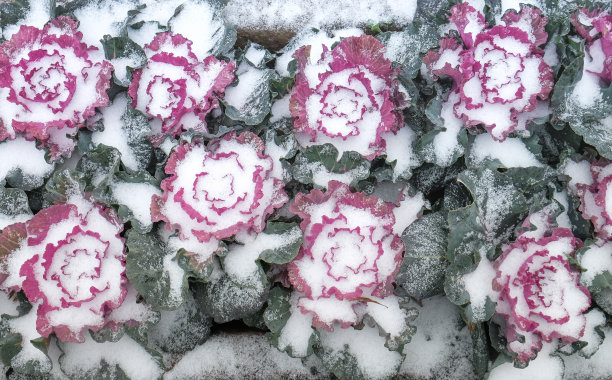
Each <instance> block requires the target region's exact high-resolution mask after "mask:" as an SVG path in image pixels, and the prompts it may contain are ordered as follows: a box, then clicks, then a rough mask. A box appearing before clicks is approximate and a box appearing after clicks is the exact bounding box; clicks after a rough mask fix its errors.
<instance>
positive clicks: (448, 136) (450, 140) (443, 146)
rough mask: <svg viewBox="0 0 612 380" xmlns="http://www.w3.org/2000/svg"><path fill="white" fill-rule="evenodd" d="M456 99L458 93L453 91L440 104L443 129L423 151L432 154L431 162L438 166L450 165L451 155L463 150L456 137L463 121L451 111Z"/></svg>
mask: <svg viewBox="0 0 612 380" xmlns="http://www.w3.org/2000/svg"><path fill="white" fill-rule="evenodd" d="M458 101H459V94H458V93H456V92H453V93H451V94H450V95H449V97H448V100H447V101H446V102H444V104H443V105H442V113H441V115H440V117H442V119H443V120H444V128H445V129H443V130H441V131H440V132H439V133H438V134H437V135H436V136H435V137H434V141H433V144H432V146H430V147H428V149H427V151H426V152H425V153H426V154H427V155H432V156H433V162H434V163H435V164H436V165H438V166H442V167H447V166H450V165H451V164H452V163H453V162H452V158H453V156H454V155H455V154H461V153H463V152H464V148H463V146H461V145H460V144H459V141H458V139H457V137H458V135H459V132H461V130H462V128H464V126H463V122H462V121H461V119H459V118H457V116H455V113H454V112H453V105H454V104H456V103H457V102H458Z"/></svg>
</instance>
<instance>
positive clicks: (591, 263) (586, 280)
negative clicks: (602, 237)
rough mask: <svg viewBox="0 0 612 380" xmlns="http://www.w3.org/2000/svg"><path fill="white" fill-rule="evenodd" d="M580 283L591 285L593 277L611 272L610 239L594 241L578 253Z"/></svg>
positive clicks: (611, 243) (611, 251) (611, 252)
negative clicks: (580, 268)
mask: <svg viewBox="0 0 612 380" xmlns="http://www.w3.org/2000/svg"><path fill="white" fill-rule="evenodd" d="M579 260H580V266H581V267H582V268H584V269H585V271H584V272H582V273H581V274H580V283H581V284H582V285H584V286H591V284H592V283H593V280H594V279H595V277H596V276H597V275H599V274H602V273H604V272H609V273H612V241H608V242H596V243H594V244H592V245H591V246H590V247H588V248H587V249H586V250H585V251H584V252H583V253H582V254H581V255H580V258H579Z"/></svg>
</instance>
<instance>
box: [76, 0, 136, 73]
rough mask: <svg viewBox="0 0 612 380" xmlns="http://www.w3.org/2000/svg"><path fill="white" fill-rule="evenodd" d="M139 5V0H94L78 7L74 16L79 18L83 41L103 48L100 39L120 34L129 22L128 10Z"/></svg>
mask: <svg viewBox="0 0 612 380" xmlns="http://www.w3.org/2000/svg"><path fill="white" fill-rule="evenodd" d="M137 6H138V1H137V0H106V1H92V2H90V3H89V4H87V5H86V6H84V7H81V8H79V9H77V10H76V11H75V12H74V16H75V17H76V18H77V19H78V20H79V31H80V32H81V33H83V42H85V43H86V44H87V45H91V46H96V47H97V48H99V49H102V44H101V43H100V40H101V39H102V38H103V37H104V36H105V35H107V34H108V35H110V36H111V37H118V36H120V35H121V32H122V29H123V28H124V27H125V24H126V22H127V18H128V11H130V10H133V9H136V8H137ZM115 70H116V67H115ZM123 70H125V67H124V68H123Z"/></svg>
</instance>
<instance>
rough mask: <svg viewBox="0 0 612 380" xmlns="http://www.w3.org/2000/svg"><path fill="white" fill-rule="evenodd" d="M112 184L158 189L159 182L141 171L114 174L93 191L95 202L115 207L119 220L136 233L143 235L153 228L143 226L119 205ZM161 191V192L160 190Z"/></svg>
mask: <svg viewBox="0 0 612 380" xmlns="http://www.w3.org/2000/svg"><path fill="white" fill-rule="evenodd" d="M113 183H146V184H149V185H151V186H155V187H156V188H158V189H159V181H158V180H157V179H156V178H155V177H153V176H152V175H150V174H149V173H148V172H146V171H144V170H142V171H138V172H134V173H127V172H122V171H119V172H116V173H114V175H113V176H112V177H111V178H110V180H109V181H108V182H107V185H106V186H104V187H102V186H98V187H96V188H95V189H94V197H95V198H96V200H98V201H100V202H104V203H106V204H108V205H117V206H118V210H117V214H118V215H119V219H121V221H122V222H123V223H127V222H130V223H131V226H132V228H134V229H136V230H137V231H138V232H140V233H142V234H145V233H147V232H150V231H151V229H152V228H153V223H151V224H149V225H143V224H142V223H141V222H140V221H139V220H138V219H137V218H136V217H135V216H134V213H133V212H132V210H131V209H130V208H129V207H128V206H126V205H123V204H121V203H119V202H118V201H117V200H116V198H115V197H114V195H113V191H112V184H113ZM160 191H161V190H160Z"/></svg>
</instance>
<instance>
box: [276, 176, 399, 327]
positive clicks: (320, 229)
mask: <svg viewBox="0 0 612 380" xmlns="http://www.w3.org/2000/svg"><path fill="white" fill-rule="evenodd" d="M394 208H395V206H394V205H393V204H392V203H386V202H383V201H381V200H379V199H378V198H377V197H375V196H366V195H365V194H364V193H352V192H351V191H350V190H349V187H348V186H347V185H345V184H343V183H341V182H337V181H330V182H329V184H328V186H327V192H325V193H323V192H322V191H320V190H312V191H311V192H310V193H309V194H302V193H299V194H298V195H297V196H296V198H295V203H293V204H292V205H291V206H290V210H291V211H292V212H293V213H295V214H296V215H298V216H299V217H300V218H302V223H301V224H300V227H301V228H302V231H303V232H304V243H303V244H302V247H301V249H300V252H299V253H298V256H297V257H296V259H295V260H294V261H292V262H291V263H290V264H289V267H288V271H289V281H290V282H291V284H292V285H293V286H294V287H295V289H296V290H297V291H299V292H301V293H304V297H301V298H300V299H299V300H298V307H299V308H300V309H301V310H302V312H303V313H311V314H313V316H314V317H313V322H312V324H313V326H315V327H324V328H326V329H328V330H332V329H333V325H334V322H335V321H337V322H340V325H341V326H342V327H343V328H347V327H349V326H350V325H355V324H357V323H358V322H359V319H360V318H359V316H358V315H357V313H356V312H355V310H354V307H355V306H356V305H357V304H359V303H360V302H364V301H366V300H367V299H368V297H376V298H383V297H386V296H389V295H390V294H392V293H393V281H394V276H395V274H396V273H397V271H398V270H399V267H400V264H401V261H402V252H403V250H404V244H403V242H402V240H401V239H400V237H399V236H398V235H397V234H396V233H394V230H393V227H394V224H395V222H396V221H395V215H394V213H393V209H394Z"/></svg>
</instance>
